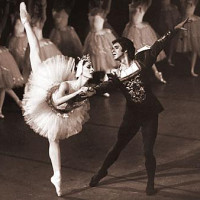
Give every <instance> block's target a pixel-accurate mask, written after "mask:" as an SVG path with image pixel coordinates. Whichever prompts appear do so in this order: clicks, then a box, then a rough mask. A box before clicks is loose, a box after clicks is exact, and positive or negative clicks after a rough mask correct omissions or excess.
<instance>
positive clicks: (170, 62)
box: [167, 60, 175, 67]
mask: <svg viewBox="0 0 200 200" xmlns="http://www.w3.org/2000/svg"><path fill="white" fill-rule="evenodd" d="M167 63H168V65H169V66H171V67H174V66H175V65H174V63H173V62H172V61H170V60H168V61H167Z"/></svg>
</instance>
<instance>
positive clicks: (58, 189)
mask: <svg viewBox="0 0 200 200" xmlns="http://www.w3.org/2000/svg"><path fill="white" fill-rule="evenodd" d="M51 183H52V184H53V185H54V186H55V188H56V193H57V195H58V196H59V197H60V196H62V190H61V178H59V177H55V176H52V177H51Z"/></svg>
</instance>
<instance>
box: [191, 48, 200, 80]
mask: <svg viewBox="0 0 200 200" xmlns="http://www.w3.org/2000/svg"><path fill="white" fill-rule="evenodd" d="M196 60H197V53H196V52H193V53H192V60H191V75H192V76H194V77H197V76H198V74H196V73H195V72H194V68H195V64H196Z"/></svg>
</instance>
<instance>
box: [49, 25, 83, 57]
mask: <svg viewBox="0 0 200 200" xmlns="http://www.w3.org/2000/svg"><path fill="white" fill-rule="evenodd" d="M50 40H51V41H52V42H53V43H54V44H55V45H56V46H57V47H58V49H59V50H60V51H61V52H62V54H63V55H65V56H69V57H73V58H75V57H81V56H82V54H83V46H82V44H81V41H80V39H79V37H78V35H77V33H76V31H75V30H74V28H73V27H71V26H67V27H66V30H64V31H61V30H59V29H55V28H54V29H53V30H52V31H51V34H50Z"/></svg>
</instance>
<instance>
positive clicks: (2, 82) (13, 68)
mask: <svg viewBox="0 0 200 200" xmlns="http://www.w3.org/2000/svg"><path fill="white" fill-rule="evenodd" d="M23 84H24V80H23V78H22V75H21V73H20V71H19V68H18V66H17V63H16V61H15V59H14V58H13V56H12V55H11V53H10V52H9V50H8V49H7V48H5V47H2V46H0V88H9V89H10V88H13V87H18V86H22V85H23Z"/></svg>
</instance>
